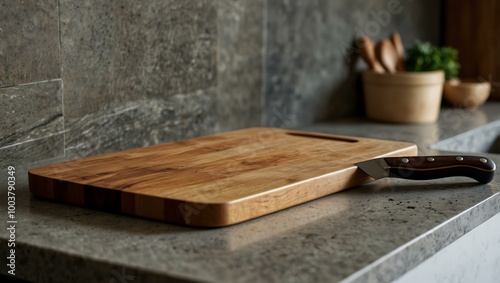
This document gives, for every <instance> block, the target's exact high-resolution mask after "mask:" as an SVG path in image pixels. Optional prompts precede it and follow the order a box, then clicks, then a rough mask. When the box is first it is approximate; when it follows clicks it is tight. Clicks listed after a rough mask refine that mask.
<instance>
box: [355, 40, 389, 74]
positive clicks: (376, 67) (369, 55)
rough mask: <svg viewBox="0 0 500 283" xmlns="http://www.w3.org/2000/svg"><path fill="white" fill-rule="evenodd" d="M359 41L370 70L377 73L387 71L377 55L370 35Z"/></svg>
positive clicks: (362, 55) (362, 54)
mask: <svg viewBox="0 0 500 283" xmlns="http://www.w3.org/2000/svg"><path fill="white" fill-rule="evenodd" d="M359 43H360V47H361V57H362V58H363V59H364V60H365V62H366V64H368V67H369V68H370V70H372V71H374V72H377V73H385V70H384V67H382V65H380V63H379V61H378V60H377V58H376V56H375V47H374V44H373V41H372V40H371V39H370V38H369V37H367V36H364V37H363V38H361V40H360V42H359Z"/></svg>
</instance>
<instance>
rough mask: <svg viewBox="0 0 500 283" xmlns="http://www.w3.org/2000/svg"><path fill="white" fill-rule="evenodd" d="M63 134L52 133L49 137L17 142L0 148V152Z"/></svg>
mask: <svg viewBox="0 0 500 283" xmlns="http://www.w3.org/2000/svg"><path fill="white" fill-rule="evenodd" d="M64 132H65V131H64V130H63V131H62V132H57V133H53V134H50V135H47V136H43V137H40V138H36V139H30V140H26V141H22V142H17V143H13V144H9V145H6V146H2V147H0V150H2V149H7V148H11V147H15V146H18V145H23V144H25V143H30V142H34V141H39V140H43V139H46V138H50V137H53V136H57V135H60V134H64Z"/></svg>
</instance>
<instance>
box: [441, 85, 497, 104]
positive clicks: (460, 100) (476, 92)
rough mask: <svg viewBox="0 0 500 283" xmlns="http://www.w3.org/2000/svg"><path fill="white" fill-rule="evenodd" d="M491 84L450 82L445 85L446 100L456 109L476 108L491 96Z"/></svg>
mask: <svg viewBox="0 0 500 283" xmlns="http://www.w3.org/2000/svg"><path fill="white" fill-rule="evenodd" d="M490 91H491V84H490V83H489V82H478V81H460V80H450V81H447V82H446V83H445V84H444V98H445V99H446V101H448V102H449V103H451V104H452V105H453V106H455V107H462V108H474V107H478V106H479V105H481V104H483V103H484V102H485V101H486V100H487V99H488V97H489V96H490Z"/></svg>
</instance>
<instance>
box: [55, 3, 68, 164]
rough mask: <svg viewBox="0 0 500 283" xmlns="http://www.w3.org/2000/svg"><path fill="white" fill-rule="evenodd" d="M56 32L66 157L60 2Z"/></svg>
mask: <svg viewBox="0 0 500 283" xmlns="http://www.w3.org/2000/svg"><path fill="white" fill-rule="evenodd" d="M57 15H58V18H57V31H58V35H59V70H60V72H61V73H60V74H59V75H60V77H61V112H62V118H63V153H64V156H66V115H65V109H64V81H63V80H62V76H63V65H62V36H61V1H60V0H57Z"/></svg>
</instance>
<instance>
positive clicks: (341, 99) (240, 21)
mask: <svg viewBox="0 0 500 283" xmlns="http://www.w3.org/2000/svg"><path fill="white" fill-rule="evenodd" d="M390 5H397V6H394V7H396V8H398V9H399V10H397V11H399V12H397V13H394V11H396V10H391V11H390V12H387V11H389V10H390V7H391V6H390ZM0 6H1V9H0V165H1V166H0V167H2V168H3V167H5V166H6V165H11V164H21V165H26V166H29V164H30V163H32V162H36V161H41V160H46V159H48V160H51V159H64V158H79V157H84V156H89V155H95V154H100V153H105V152H112V151H118V150H123V149H128V148H133V147H142V146H147V145H152V144H157V143H162V142H169V141H174V140H179V139H184V138H189V137H196V136H200V135H206V134H210V133H215V132H221V131H228V130H232V129H237V128H244V127H252V126H260V125H265V126H274V127H287V126H295V125H303V124H307V123H311V122H314V121H318V120H323V119H332V118H339V117H345V116H351V115H356V113H359V112H360V110H359V99H360V98H359V93H357V91H356V89H357V87H356V85H357V82H358V75H357V71H358V70H359V69H360V68H363V67H364V66H363V64H362V63H358V62H357V61H356V60H354V59H353V58H354V57H355V56H352V55H356V54H355V53H356V52H354V54H353V52H352V50H350V49H349V46H350V44H351V42H352V40H353V38H354V37H355V36H357V35H359V34H360V33H363V32H365V33H368V34H369V35H372V36H373V37H374V38H375V39H378V38H382V37H386V36H388V35H389V33H390V32H391V31H393V30H399V31H400V32H401V33H402V34H403V40H404V43H405V44H410V43H411V42H412V41H413V40H414V39H416V38H420V39H424V40H430V41H433V42H439V39H440V27H441V23H440V13H441V3H440V2H439V1H431V0H419V1H410V0H407V1H405V0H401V1H395V0H376V1H370V2H367V1H362V0H341V1H329V0H314V1H301V0H239V1H237V0H217V1H209V0H183V1H179V0H147V1H132V0H122V1H98V0H85V1H75V0H39V1H35V0H26V1H7V0H0ZM388 9H389V10H388ZM387 13H389V14H387ZM387 15H389V17H387ZM377 25H378V29H377Z"/></svg>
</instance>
